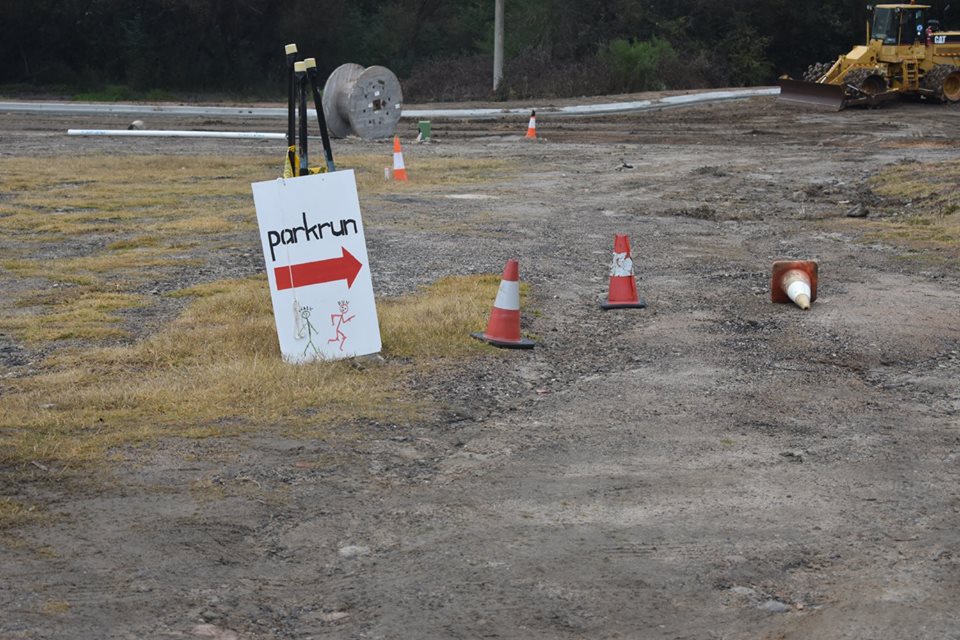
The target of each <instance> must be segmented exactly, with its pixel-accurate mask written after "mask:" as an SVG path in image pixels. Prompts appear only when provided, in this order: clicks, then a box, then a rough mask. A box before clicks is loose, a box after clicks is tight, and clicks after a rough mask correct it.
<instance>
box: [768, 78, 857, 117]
mask: <svg viewBox="0 0 960 640" xmlns="http://www.w3.org/2000/svg"><path fill="white" fill-rule="evenodd" d="M780 99H781V100H785V101H787V102H802V103H803V104H812V105H817V106H821V107H830V108H831V109H833V110H834V111H840V110H841V109H843V108H844V107H845V106H846V102H845V101H844V89H843V85H839V84H821V83H819V82H803V81H802V80H791V79H789V78H781V79H780Z"/></svg>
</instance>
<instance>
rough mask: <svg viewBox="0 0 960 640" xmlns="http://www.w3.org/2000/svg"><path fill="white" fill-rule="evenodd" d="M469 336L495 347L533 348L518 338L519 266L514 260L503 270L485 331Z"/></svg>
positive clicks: (508, 262)
mask: <svg viewBox="0 0 960 640" xmlns="http://www.w3.org/2000/svg"><path fill="white" fill-rule="evenodd" d="M470 335H472V336H473V337H474V338H476V339H477V340H483V341H484V342H489V343H490V344H492V345H493V346H495V347H505V348H508V349H532V348H533V345H534V344H535V343H534V342H533V340H527V339H526V338H522V337H521V336H520V265H519V263H518V262H517V261H516V260H513V259H510V260H507V266H505V267H504V268H503V279H501V280H500V289H498V290H497V299H496V300H495V301H494V303H493V309H492V310H491V311H490V321H489V322H488V323H487V330H486V331H484V332H483V333H471V334H470Z"/></svg>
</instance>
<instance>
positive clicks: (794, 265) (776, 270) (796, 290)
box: [770, 260, 817, 311]
mask: <svg viewBox="0 0 960 640" xmlns="http://www.w3.org/2000/svg"><path fill="white" fill-rule="evenodd" d="M770 299H771V300H772V301H773V302H791V301H792V302H793V303H794V304H796V305H797V306H798V307H800V308H801V309H803V310H804V311H806V310H807V309H809V308H810V303H812V302H813V301H814V300H816V299H817V263H816V262H814V261H812V260H779V261H777V262H774V263H773V277H772V278H771V279H770Z"/></svg>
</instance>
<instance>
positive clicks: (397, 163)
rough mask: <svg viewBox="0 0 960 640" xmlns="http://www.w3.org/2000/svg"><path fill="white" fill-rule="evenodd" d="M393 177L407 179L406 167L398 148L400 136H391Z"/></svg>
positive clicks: (401, 152)
mask: <svg viewBox="0 0 960 640" xmlns="http://www.w3.org/2000/svg"><path fill="white" fill-rule="evenodd" d="M393 179H394V180H404V181H405V180H406V179H407V167H406V165H404V164H403V151H401V150H400V136H393Z"/></svg>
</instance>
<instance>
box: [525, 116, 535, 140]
mask: <svg viewBox="0 0 960 640" xmlns="http://www.w3.org/2000/svg"><path fill="white" fill-rule="evenodd" d="M526 137H527V138H536V137H537V112H536V111H531V112H530V124H528V125H527V135H526Z"/></svg>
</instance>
